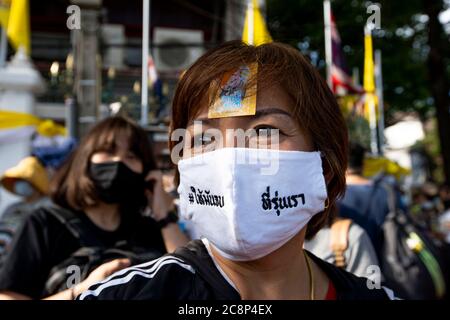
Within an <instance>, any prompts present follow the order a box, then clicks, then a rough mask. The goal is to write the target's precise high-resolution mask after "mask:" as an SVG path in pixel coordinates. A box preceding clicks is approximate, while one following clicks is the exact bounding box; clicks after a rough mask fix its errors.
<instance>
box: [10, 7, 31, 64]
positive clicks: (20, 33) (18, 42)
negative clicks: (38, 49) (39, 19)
mask: <svg viewBox="0 0 450 320" xmlns="http://www.w3.org/2000/svg"><path fill="white" fill-rule="evenodd" d="M8 38H9V40H10V41H11V44H12V45H13V47H14V48H15V49H16V50H18V49H19V47H23V48H24V49H25V52H26V53H27V54H28V55H29V54H30V17H29V9H28V0H12V2H11V9H10V13H9V21H8Z"/></svg>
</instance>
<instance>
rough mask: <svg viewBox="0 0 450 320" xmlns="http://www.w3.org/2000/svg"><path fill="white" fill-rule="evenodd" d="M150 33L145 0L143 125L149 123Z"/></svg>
mask: <svg viewBox="0 0 450 320" xmlns="http://www.w3.org/2000/svg"><path fill="white" fill-rule="evenodd" d="M149 34H150V0H143V12H142V85H141V125H143V126H146V125H147V124H148V53H149V50H148V45H149Z"/></svg>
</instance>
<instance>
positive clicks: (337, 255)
mask: <svg viewBox="0 0 450 320" xmlns="http://www.w3.org/2000/svg"><path fill="white" fill-rule="evenodd" d="M351 224H352V220H351V219H338V220H336V221H335V222H334V223H333V224H332V226H331V230H330V247H331V250H332V251H333V254H334V261H335V262H334V264H335V265H336V266H337V267H341V268H345V267H346V266H347V261H345V255H344V253H345V250H347V248H348V231H349V229H350V225H351Z"/></svg>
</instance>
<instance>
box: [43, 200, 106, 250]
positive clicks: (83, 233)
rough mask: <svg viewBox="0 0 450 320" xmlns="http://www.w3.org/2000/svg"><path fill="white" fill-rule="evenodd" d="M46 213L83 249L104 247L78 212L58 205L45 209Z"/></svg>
mask: <svg viewBox="0 0 450 320" xmlns="http://www.w3.org/2000/svg"><path fill="white" fill-rule="evenodd" d="M45 209H46V211H47V212H48V213H50V214H51V215H52V216H53V217H55V218H56V219H57V220H58V221H59V222H60V223H61V224H62V225H64V226H65V227H66V229H67V230H68V231H69V232H70V233H71V234H72V236H74V237H75V238H76V239H77V240H78V241H79V243H80V246H81V247H104V244H103V243H101V241H99V240H98V239H97V238H96V237H95V235H94V234H93V233H92V232H89V230H86V224H85V223H83V221H82V220H81V218H80V216H79V214H81V213H78V212H73V211H72V210H69V209H66V208H63V207H61V206H58V205H56V204H51V205H48V206H46V207H45Z"/></svg>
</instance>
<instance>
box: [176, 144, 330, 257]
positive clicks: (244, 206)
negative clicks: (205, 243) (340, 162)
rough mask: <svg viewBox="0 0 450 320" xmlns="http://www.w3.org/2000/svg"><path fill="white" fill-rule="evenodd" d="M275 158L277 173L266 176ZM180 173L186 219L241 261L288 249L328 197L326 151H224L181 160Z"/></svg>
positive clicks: (229, 149) (180, 189)
mask: <svg viewBox="0 0 450 320" xmlns="http://www.w3.org/2000/svg"><path fill="white" fill-rule="evenodd" d="M243 159H245V160H246V161H242V160H243ZM255 159H258V160H259V161H258V163H255V162H256V161H255ZM274 159H275V160H277V161H278V170H277V172H276V173H274V174H273V175H263V174H261V171H263V170H264V168H263V167H264V163H267V161H273V160H274ZM243 162H244V163H243ZM178 169H179V172H180V186H179V187H178V192H179V193H180V212H181V215H182V217H183V218H184V219H187V220H192V222H193V223H194V225H195V227H196V229H197V231H198V232H199V234H200V235H202V236H203V237H205V238H207V239H208V240H209V242H210V243H211V244H212V245H213V246H214V247H215V249H217V251H218V252H219V253H220V254H221V255H222V256H223V257H225V258H227V259H230V260H235V261H249V260H255V259H258V258H261V257H264V256H266V255H268V254H270V253H271V252H273V251H275V250H277V249H278V248H280V247H281V246H283V245H284V244H285V243H287V242H288V241H289V240H290V239H292V238H293V237H294V236H295V235H297V234H298V232H299V231H300V230H301V229H302V228H303V227H304V226H305V225H306V224H307V223H308V221H309V220H310V219H311V218H312V217H313V216H314V215H315V214H317V213H319V212H321V211H323V210H324V204H325V200H326V198H327V190H326V184H325V179H324V176H323V172H322V161H321V157H320V152H301V151H278V150H261V149H249V148H223V149H219V150H215V151H211V152H207V153H204V154H202V155H199V156H195V157H192V158H189V159H185V160H181V161H179V163H178ZM300 249H301V248H300V246H299V250H300Z"/></svg>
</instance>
